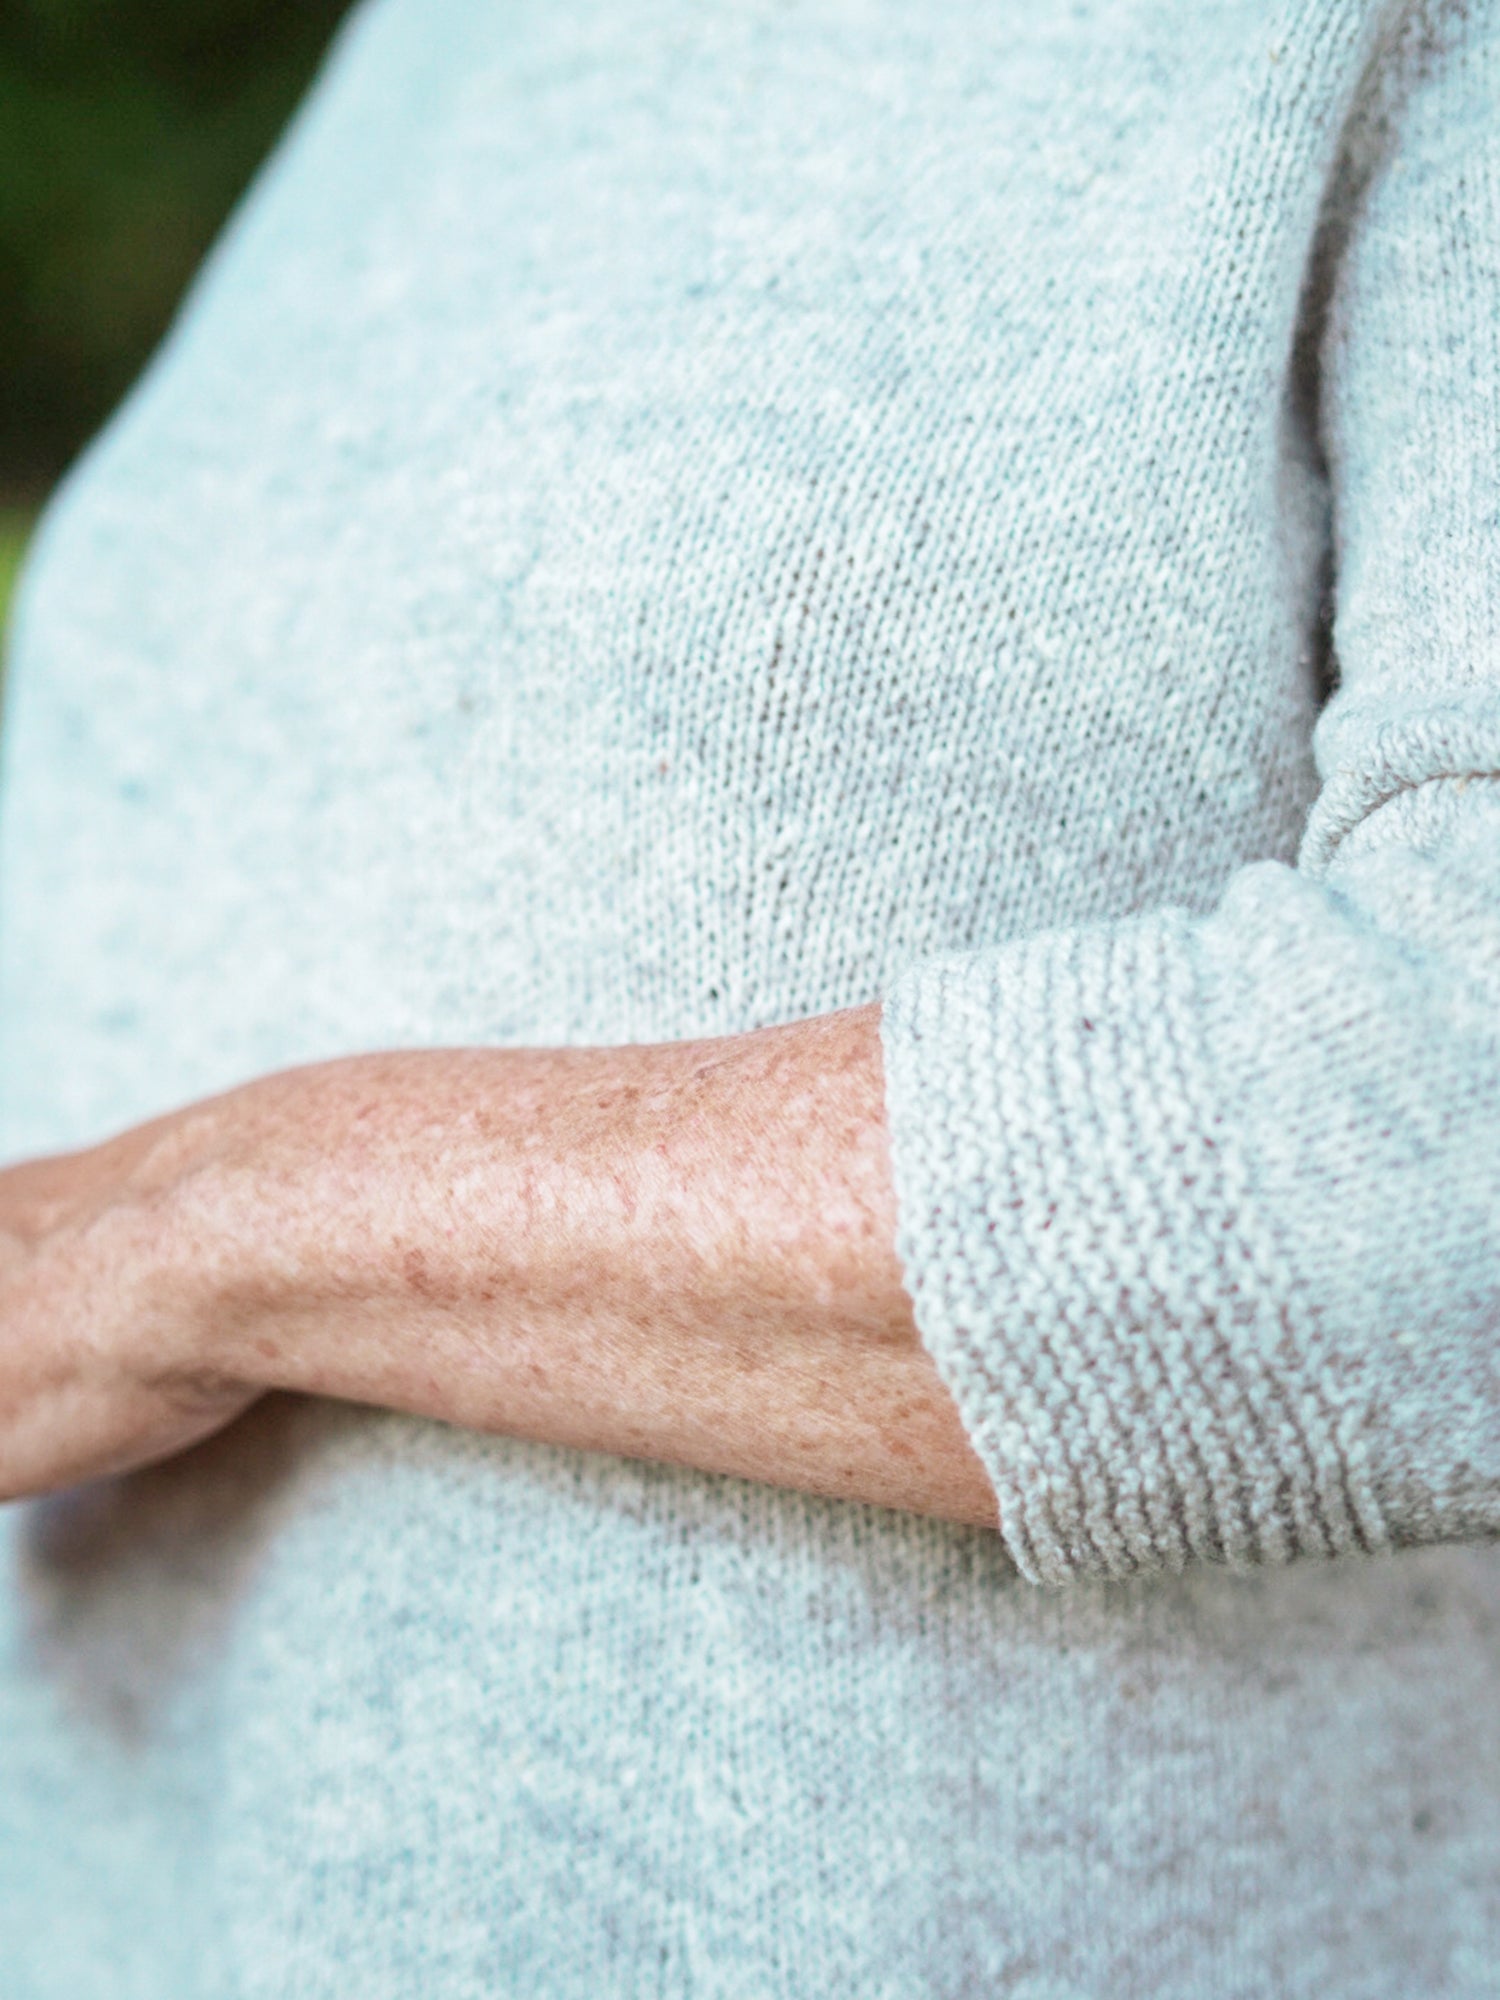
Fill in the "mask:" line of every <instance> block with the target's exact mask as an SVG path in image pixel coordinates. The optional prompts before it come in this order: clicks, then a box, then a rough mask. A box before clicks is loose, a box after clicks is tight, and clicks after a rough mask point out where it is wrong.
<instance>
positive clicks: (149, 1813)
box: [0, 0, 1500, 2000]
mask: <svg viewBox="0 0 1500 2000" xmlns="http://www.w3.org/2000/svg"><path fill="white" fill-rule="evenodd" d="M1497 106H1500V7H1497V6H1496V5H1495V4H1494V0H1467V4H1465V3H1464V0H1193V4H1191V5H1189V4H1187V0H1078V4H1073V5H1068V6H1056V7H1047V6H1039V5H1036V4H1032V0H986V4H984V5H978V4H975V0H928V4H926V5H924V6H923V7H921V8H917V7H913V6H909V5H902V4H897V0H805V4H801V5H798V6H797V7H795V8H793V7H790V6H787V5H784V4H781V0H737V4H735V5H733V6H727V5H726V6H719V5H704V6H698V7H694V6H691V5H690V4H688V0H614V4H612V5H611V6H609V7H603V6H598V5H594V4H591V0H575V4H571V5H566V6H561V7H557V6H553V7H547V6H543V5H542V4H540V0H509V4H506V5H503V6H502V5H499V4H493V0H367V4H365V5H364V6H363V7H361V8H360V9H359V10H358V11H357V12H356V13H355V15H354V16H353V17H352V19H351V21H350V23H349V26H348V27H347V29H346V31H345V33H344V34H343V35H342V37H341V38H340V40H339V43H338V45H337V47H336V50H335V52H334V54H333V56H332V58H331V60H330V63H329V65H328V68H327V70H326V72H325V74H324V76H323V78H322V80H321V81H320V83H319V85H318V86H317V88H316V89H315V91H314V93H313V95H312V97H311V99H310V101H309V103H308V105H307V106H306V107H305V109H304V111H303V113H302V114H301V116H300V117H299V118H298V119H297V121H296V122H295V124H294V126H293V128H292V130H291V132H290V133H289V134H288V136H287V139H286V141H285V143H284V144H283V146H282V147H281V149H280V150H279V152H278V154H277V156H276V158H275V159H274V160H273V162H272V163H271V165H270V166H269V168H268V169H267V171H266V173H265V174H264V175H263V177H262V179H261V180H260V182H259V184H258V185H257V187H256V189H255V190H254V192H253V193H252V195H251V196H250V198H249V199H248V201H247V203H246V204H245V205H244V207H243V208H242V210H241V212H240V213H239V215H238V216H237V217H236V219H235V220H234V222H233V224H232V225H231V227H230V229H229V231H228V232H227V234H226V236H225V238H224V240H223V242H222V243H221V244H220V246H219V247H218V249H217V251H216V252H215V254H214V255H213V256H212V258H211V259H210V261H209V264H208V266H207V268H206V270H205V272H204V273H203V275H202V278H201V279H200V281H199V283H198V285H197V287H196V288H195V290H194V293H193V295H192V297H191V299H190V301H189V303H188V306H187V308H186V309H185V311H184V313H183V315H182V317H181V319H180V321H179V323H178V325H177V327H176V328H175V329H174V331H173V333H172V335H171V337H170V339H169V340H168V342H167V343H166V345H165V347H164V349H163V351H162V353H161V355H160V357H159V358H158V360H157V362H156V363H155V365H154V366H153V367H152V368H151V370H150V371H149V372H148V374H147V376H146V378H145V380H144V381H143V382H142V384H141V385H140V386H139V388H138V389H137V391H136V392H135V394H134V395H133V396H132V397H131V398H130V399H129V401H128V402H127V404H126V406H125V408H124V409H123V410H122V411H121V413H120V414H119V416H118V418H117V419H116V421H115V422H114V423H113V424H112V425H111V426H110V428H109V429H108V431H107V432H106V434H105V435H104V437H103V438H102V439H101V440H100V441H99V443H98V444H97V445H96V447H95V448H94V449H93V450H92V451H91V452H90V453H89V454H88V456H87V457H86V459H85V461H84V463H83V464H82V465H81V466H80V467H79V469H78V470H77V472H76V473H75V475H74V476H73V477H72V479H70V481H69V482H68V483H67V485H66V488H65V490H64V492H63V493H62V495H61V496H60V497H59V499H58V500H57V502H56V503H55V504H54V506H53V508H52V509H51V510H50V512H49V514H48V517H47V520H46V522H45V524H44V526H43V529H42V532H41V535H40V538H39V542H38V544H37V549H36V554H35V557H34V560H33V561H32V563H31V565H30V567H29V570H28V573H27V575H26V577H25V579H24V581H23V585H22V590H21V594H20V598H19V602H18V609H17V617H16V623H15V626H14V628H13V633H12V644H11V648H10V680H9V685H8V690H7V714H6V723H5V734H4V746H3V748H4V760H5V761H4V777H3V793H0V801H3V820H0V1151H3V1154H4V1156H5V1157H7V1158H18V1157H23V1156H26V1155H28V1154H30V1153H33V1152H37V1151H42V1150H50V1149H54V1148H58V1147H63V1146H67V1145H70V1144H79V1143H84V1142H87V1141H89V1140H92V1139H94V1138H97V1137H99V1136H101V1135H102V1134H103V1133H105V1132H107V1131H109V1130H111V1129H114V1128H117V1127H119V1126H122V1125H124V1124H127V1123H129V1122H131V1121H133V1120H136V1119H139V1118H142V1117H145V1116H147V1115H150V1114H151V1113H153V1112H156V1111H159V1110H161V1109H163V1108H165V1107H166V1106H168V1105H170V1104H173V1103H176V1102H181V1101H184V1100H186V1099H189V1098H191V1097H194V1096H197V1095H200V1094H203V1093H206V1092H209V1091H211V1090H215V1089H218V1088H222V1087H224V1086H226V1085H228V1084H231V1083H233V1082H235V1081H237V1080H239V1079H241V1078H244V1077H247V1076H250V1075H253V1074H256V1073H258V1072H260V1071H264V1070H267V1069H271V1068H275V1067H280V1066H282V1065H285V1064H288V1063H292V1062H296V1061H301V1060H311V1059H314V1058H318V1057H322V1056H327V1055H331V1054H335V1053H343V1052H347V1051H349V1050H352V1049H359V1048H371V1047H379V1046H390V1045H404V1046H413V1045H416V1046H421V1045H439V1044H446V1045H451V1044H457V1043H507V1044H521V1045H525V1044H532V1045H534V1044H543V1043H578V1044H595V1043H611V1042H622V1041H630V1040H665V1039H671V1038H677V1037H683V1036H692V1035H704V1034H713V1033H731V1032H736V1031H739V1030H742V1029H747V1028H750V1027H753V1026H756V1025H759V1024H762V1023H767V1022H772V1021H780V1020H789V1019H794V1018H797V1017H800V1016H803V1015H808V1014H813V1013H819V1012H823V1011H826V1010H829V1009H832V1008H836V1007H841V1006H846V1005H851V1004H855V1003H858V1002H861V1001H867V1000H870V999H872V998H876V997H881V998H883V999H884V1001H885V1011H884V1016H883V1022H884V1025H883V1037H884V1050H885V1061H886V1074H887V1086H888V1102H889V1110H890V1118H891V1126H892V1146H893V1159H894V1163H895V1169H896V1177H897V1184H898V1195H899V1210H900V1239H899V1249H900V1252H901V1255H902V1258H903V1261H904V1268H905V1271H906V1274H907V1278H908V1282H909V1285H910V1289H911V1292H912V1296H913V1298H914V1301H915V1304H916V1309H917V1314H918V1320H919V1324H920V1327H921V1331H922V1334H923V1337H924V1339H925V1340H926V1342H927V1343H928V1345H929V1347H930V1349H931V1351H932V1353H933V1355H934V1357H935V1359H936V1361H937V1363H938V1365H939V1367H940V1369H941V1370H942V1372H943V1375H944V1378H945V1379H946V1381H947V1382H948V1383H949V1385H950V1387H951V1388H952V1391H953V1393H954V1395H955V1397H956V1399H957V1401H958V1404H959V1407H960V1409H961V1411H962V1413H963V1417H964V1420H965V1422H966V1424H967V1427H968V1429H969V1432H970V1435H971V1436H972V1438H973V1440H974V1443H975V1446H976V1448H977V1449H978V1451H979V1452H980V1454H981V1456H982V1458H983V1460H984V1463H985V1465H986V1467H987V1469H988V1472H989V1474H990V1477H991V1479H992V1481H993V1484H994V1489H995V1495H996V1505H997V1523H998V1528H999V1533H998V1534H997V1533H995V1532H993V1531H991V1530H983V1529H972V1530H971V1529H965V1528H958V1527H954V1526H951V1525H949V1524H946V1523H942V1522H935V1521H928V1520H923V1519H919V1518H917V1517H914V1516H906V1515H901V1514H896V1513H891V1512H887V1511H883V1510H880V1509H876V1508H868V1507H859V1506H852V1505H844V1504H840V1503H836V1502H832V1501H823V1500H817V1499H813V1498H810V1497H809V1496H806V1495H801V1494H795V1493H785V1492H780V1491H773V1490H770V1489H765V1488H759V1487H755V1486H751V1485H749V1484H746V1483H743V1482H738V1481H734V1480H722V1479H714V1478H711V1477H709V1476H707V1475H703V1474H698V1473H694V1472H691V1471H688V1470H684V1469H680V1468H675V1467H667V1466H652V1465H643V1464H634V1463H627V1462H625V1461H620V1460H614V1459H609V1458H605V1457H594V1456H587V1455H583V1454H577V1453H570V1452H566V1451H562V1450H552V1449H547V1448H544V1447H541V1446H537V1445H531V1444H525V1443H521V1442H516V1441H513V1440H507V1439H501V1438H481V1437H474V1436H466V1435H463V1434H461V1433H459V1432H457V1431H454V1430H450V1429H446V1428H444V1427H442V1426H439V1425H436V1424H427V1423H422V1422H419V1421H417V1420H414V1419H409V1418H406V1417H400V1416H392V1415H389V1414H383V1413H379V1412H373V1411H364V1410H353V1409H340V1408H336V1407H334V1406H331V1405H326V1404H320V1403H317V1402H311V1401H306V1402H299V1401H295V1400H293V1399H290V1398H277V1399H272V1400H270V1401H268V1402H266V1403H265V1404H264V1405H262V1406H260V1407H259V1408H257V1409H256V1410H255V1411H254V1412H252V1413H251V1414H250V1416H249V1417H247V1418H246V1419H245V1420H244V1421H243V1422H242V1423H240V1424H238V1425H236V1426H234V1427H233V1428H232V1429H231V1430H230V1431H229V1432H227V1433H225V1435H224V1436H222V1437H221V1438H218V1439H215V1440H213V1441H211V1442H210V1443H208V1444H206V1445H204V1446H202V1447H200V1448H198V1449H197V1450H195V1451H193V1452H191V1453H188V1454H185V1455H184V1456H183V1457H182V1458H180V1459H178V1460H176V1461H174V1462H172V1463H171V1464H169V1465H166V1466H163V1467H160V1468H157V1469H154V1470H151V1471H148V1472H145V1473H142V1474H138V1475H136V1476H134V1477H132V1478H130V1479H125V1480H119V1481H110V1482H104V1483H102V1484H100V1485H97V1486H93V1487H90V1488H87V1489H83V1490H80V1491H78V1492H75V1493H71V1494H67V1495H63V1496H59V1497H58V1498H56V1499H54V1500H51V1501H48V1502H45V1503H35V1504H30V1505H25V1506H14V1507H10V1508H7V1509H5V1510H3V1512H0V2000H350V1996H355V1995H357V1996H359V2000H410V1996H412V1995H416V1994H420V1995H423V1996H431V2000H497V1996H505V1997H506V2000H508V1997H509V1996H515V1997H516V2000H602V1997H603V1996H616V1995H618V1996H627V1995H628V1996H631V1997H632V2000H635V1997H636V1996H640V2000H653V1997H654V1996H660V2000H705V1996H707V1997H708V2000H721V1997H722V2000H806V1997H807V1996H817V2000H856V1996H857V2000H916V1997H917V1996H921V2000H929V1996H943V2000H973V1996H980V1995H982V1996H986V2000H989V1996H997V1997H998V1996H1000V1995H1006V1996H1012V2000H1328V1996H1334V1995H1336V1996H1338V2000H1414V1996H1422V2000H1494V1996H1495V1995H1496V1994H1497V1993H1500V1551H1497V1550H1496V1549H1495V1548H1494V1546H1493V1542H1494V1539H1495V1537H1496V1535H1497V1533H1500V1258H1497V1255H1496V1245H1497V1242H1500V1144H1497V1140H1496V1132H1497V1129H1500V631H1497V622H1500V621H1497V605H1500V110H1497Z"/></svg>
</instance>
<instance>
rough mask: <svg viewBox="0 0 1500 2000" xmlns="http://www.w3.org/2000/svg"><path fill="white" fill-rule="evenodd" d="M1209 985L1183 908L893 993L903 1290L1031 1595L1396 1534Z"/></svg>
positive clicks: (890, 1105) (946, 962) (937, 970)
mask: <svg viewBox="0 0 1500 2000" xmlns="http://www.w3.org/2000/svg"><path fill="white" fill-rule="evenodd" d="M1204 988H1205V980H1204V979H1203V978H1202V977H1201V976H1200V968H1199V954H1198V951H1197V939H1196V932H1195V927H1194V920H1193V918H1192V917H1191V916H1190V915H1189V914H1188V913H1187V912H1185V911H1182V910H1177V909H1169V910H1166V911H1161V912H1157V913H1154V914H1153V915H1151V916H1149V917H1145V918H1133V919H1128V920H1123V921H1120V922H1117V923H1111V924H1102V925H1097V926H1093V927H1089V928H1083V929H1072V930H1058V931H1048V932H1044V933H1041V934H1039V935H1037V936H1034V937H1031V938H1027V939H1024V940H1021V941H1019V942H1017V943H1014V944H1008V945H1004V946H1000V947H998V948H995V949H992V950H988V951H983V952H976V953H970V954H964V955H962V956H955V957H949V958H939V959H931V960H926V961H923V962H921V963H918V964H917V965H915V966H913V967H912V968H911V969H910V970H909V971H907V972H905V973H904V974H902V975H901V977H900V978H899V979H898V980H897V981H896V983H895V985H894V986H893V987H892V989H891V991H890V992H889V993H888V994H887V996H886V999H885V1006H884V1013H883V1024H882V1039H883V1045H884V1056H885V1066H886V1096H887V1111H888V1116H889V1120H890V1126H891V1143H892V1155H893V1162H894V1169H895V1179H896V1192H897V1201H898V1210H899V1218H900V1222H899V1236H898V1244H897V1247H898V1251H899V1254H900V1257H901V1260H902V1264H903V1268H904V1271H905V1275H906V1282H907V1286H908V1289H909V1290H910V1292H911V1295H912V1299H913V1303H914V1307H915V1311H916V1317H917V1322H918V1326H919V1328H920V1330H921V1333H922V1337H923V1339H924V1341H925V1342H926V1344H927V1347H928V1349H929V1350H930V1352H931V1354H932V1356H933V1359H934V1361H935V1362H936V1364H937V1367H938V1369H939V1372H940V1373H941V1375H942V1376H943V1379H944V1381H945V1382H946V1383H947V1386H948V1388H949V1390H950V1391H951V1393H952V1394H953V1396H954V1398H955V1400H956V1402H957V1404H958V1407H959V1410H960V1413H961V1415H962V1417H963V1420H964V1423H965V1425H966V1427H967V1430H968V1434H969V1437H970V1439H971V1441H972V1442H973V1445H974V1448H975V1450H976V1451H977V1452H978V1454H979V1456H980V1458H981V1460H982V1461H983V1463H984V1465H985V1467H986V1469H987V1471H988V1473H989V1475H990V1478H991V1481H992V1482H993V1485H994V1489H995V1496H996V1501H997V1505H998V1512H999V1525H1000V1530H1001V1533H1002V1535H1003V1536H1004V1538H1005V1541H1006V1544H1007V1547H1008V1548H1009V1551H1010V1553H1011V1556H1012V1557H1013V1559H1014V1561H1015V1562H1016V1564H1017V1566H1018V1568H1019V1569H1020V1570H1021V1572H1022V1573H1023V1574H1024V1575H1025V1576H1027V1577H1029V1578H1031V1579H1032V1580H1033V1581H1036V1582H1048V1583H1062V1582H1066V1581H1068V1580H1070V1579H1072V1578H1075V1577H1081V1576H1100V1577H1127V1576H1132V1575H1135V1574H1138V1573H1140V1572H1143V1571H1153V1570H1156V1571H1159V1570H1177V1569H1181V1568H1182V1567H1183V1566H1184V1565H1185V1564H1186V1563H1188V1562H1189V1561H1190V1560H1193V1559H1198V1558H1201V1559H1206V1560H1210V1561H1217V1562H1227V1563H1232V1564H1236V1565H1239V1564H1247V1565H1248V1564H1255V1563H1263V1562H1280V1561H1287V1560H1289V1559H1291V1558H1292V1557H1294V1556H1297V1555H1301V1554H1307V1553H1317V1554H1324V1555H1333V1554H1337V1553H1341V1552H1343V1551H1345V1550H1349V1549H1357V1548H1366V1549H1368V1548H1373V1547H1375V1546H1378V1545H1380V1544H1382V1543H1384V1542H1385V1541H1386V1539H1387V1536H1386V1532H1385V1528H1384V1524H1383V1522H1382V1518H1381V1513H1380V1509H1379V1507H1378V1506H1377V1504H1376V1502H1375V1498H1374V1494H1373V1491H1372V1484H1371V1480H1370V1478H1369V1475H1368V1468H1367V1466H1366V1463H1365V1455H1364V1447H1363V1439H1362V1435H1361V1429H1362V1427H1361V1422H1360V1417H1359V1413H1358V1411H1357V1410H1355V1409H1353V1408H1351V1407H1349V1406H1347V1405H1345V1406H1343V1407H1338V1406H1335V1405H1333V1404H1331V1403H1330V1402H1329V1400H1328V1396H1327V1393H1326V1389H1325V1386H1324V1380H1323V1378H1322V1376H1321V1374H1320V1365H1319V1363H1320V1356H1319V1348H1320V1339H1319V1331H1318V1326H1317V1322H1316V1315H1315V1314H1314V1312H1313V1310H1312V1307H1311V1305H1310V1304H1309V1303H1308V1301H1307V1300H1306V1299H1305V1297H1303V1296H1302V1295H1301V1293H1300V1291H1299V1288H1298V1286H1297V1284H1296V1282H1295V1280H1294V1278H1293V1276H1292V1275H1291V1273H1290V1272H1289V1271H1288V1269H1287V1268H1286V1261H1285V1258H1284V1256H1283V1255H1282V1254H1281V1252H1280V1251H1279V1248H1278V1246H1277V1243H1276V1241H1275V1240H1274V1235H1273V1232H1272V1231H1271V1230H1270V1229H1269V1228H1268V1226H1267V1224H1266V1221H1265V1219H1264V1218H1263V1217H1260V1216H1258V1215H1257V1212H1256V1203H1255V1200H1254V1198H1253V1191H1252V1189H1251V1187H1250V1185H1249V1180H1248V1175H1247V1173H1246V1171H1245V1168H1244V1165H1243V1162H1242V1160H1241V1157H1240V1150H1239V1148H1238V1146H1237V1144H1236V1142H1235V1132H1234V1124H1233V1117H1232V1113H1231V1109H1230V1107H1228V1106H1226V1105H1225V1104H1223V1103H1222V1102H1220V1101H1219V1098H1220V1092H1219V1091H1216V1089H1215V1077H1214V1073H1213V1070H1212V1067H1211V1064H1210V1061H1209V1057H1208V1047H1209V1042H1208V1038H1207V1037H1206V1034H1205V1028H1206V1005H1207V1000H1206V994H1205V990H1204Z"/></svg>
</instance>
